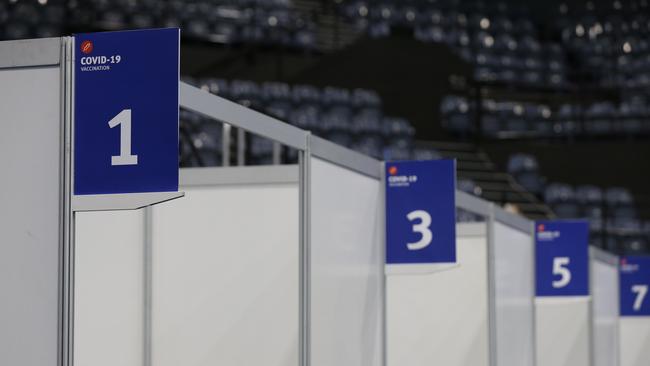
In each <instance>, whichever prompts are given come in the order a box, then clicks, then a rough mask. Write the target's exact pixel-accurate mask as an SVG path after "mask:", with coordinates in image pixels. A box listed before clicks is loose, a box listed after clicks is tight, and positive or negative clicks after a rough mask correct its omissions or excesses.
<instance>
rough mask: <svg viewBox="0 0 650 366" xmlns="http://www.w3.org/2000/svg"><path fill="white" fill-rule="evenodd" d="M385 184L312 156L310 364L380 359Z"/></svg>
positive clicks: (358, 365) (355, 365)
mask: <svg viewBox="0 0 650 366" xmlns="http://www.w3.org/2000/svg"><path fill="white" fill-rule="evenodd" d="M380 187H381V184H380V181H378V180H376V179H373V178H369V177H367V176H364V175H361V174H358V173H356V172H353V171H350V170H348V169H345V168H342V167H339V166H336V165H334V164H331V163H328V162H325V161H323V160H320V159H318V158H312V159H311V323H310V327H311V333H310V334H311V365H312V366H334V365H336V366H371V365H374V366H376V365H380V364H381V362H382V358H381V357H382V353H383V350H382V321H383V320H382V318H383V301H384V300H383V281H382V276H383V263H384V257H383V242H382V230H383V224H382V220H383V217H382V213H381V212H380V200H381V199H382V194H383V192H381V189H380Z"/></svg>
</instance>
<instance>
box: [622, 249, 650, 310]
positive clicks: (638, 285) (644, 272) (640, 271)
mask: <svg viewBox="0 0 650 366" xmlns="http://www.w3.org/2000/svg"><path fill="white" fill-rule="evenodd" d="M619 273H620V288H619V291H620V299H621V302H620V309H621V315H622V316H650V294H648V292H649V291H648V289H649V288H650V256H645V257H643V256H627V257H622V258H621V262H620V265H619Z"/></svg>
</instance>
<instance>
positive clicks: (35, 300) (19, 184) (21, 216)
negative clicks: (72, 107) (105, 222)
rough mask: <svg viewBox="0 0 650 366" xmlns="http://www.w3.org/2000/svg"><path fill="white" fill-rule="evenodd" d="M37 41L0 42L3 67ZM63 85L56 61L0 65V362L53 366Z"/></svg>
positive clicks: (57, 293)
mask: <svg viewBox="0 0 650 366" xmlns="http://www.w3.org/2000/svg"><path fill="white" fill-rule="evenodd" d="M50 41H53V40H50ZM11 43H12V42H9V44H11ZM32 43H35V42H31V41H20V42H13V44H16V45H17V47H16V48H15V49H14V48H12V47H8V48H5V47H0V67H7V66H9V67H13V66H16V65H19V63H20V61H21V57H20V56H21V54H20V53H19V52H15V51H20V50H23V51H26V52H25V53H31V54H32V56H35V55H37V54H38V53H39V51H42V47H41V46H40V45H33V44H32ZM44 43H46V42H45V41H44ZM50 43H52V42H50ZM6 44H7V43H6V42H3V46H4V45H6ZM21 44H22V46H20V45H21ZM32 47H34V48H35V49H32ZM53 47H54V51H55V53H54V55H56V56H58V53H57V52H56V51H58V48H60V45H59V42H58V40H57V41H54V45H53ZM30 66H35V65H30ZM60 90H61V71H60V70H59V67H58V66H52V67H28V68H18V69H0V125H2V133H0V162H1V164H2V178H1V179H0V214H1V218H2V219H1V220H0V232H2V240H1V241H0V292H1V293H2V295H1V296H2V298H1V300H0V365H21V366H52V365H56V359H57V339H58V324H57V320H58V302H59V298H58V295H59V286H58V276H57V273H58V265H59V248H60V240H61V236H60V235H61V232H60V230H59V225H60V221H59V216H60V210H61V206H60V202H61V201H60V200H61V197H60V191H61V188H60V184H59V183H60V179H61V175H60V174H59V169H60V165H59V158H60V156H61V155H60V153H61V150H60V149H59V143H60V139H61V136H60V134H59V130H60V127H61V122H60V116H61V107H60V104H61V96H60Z"/></svg>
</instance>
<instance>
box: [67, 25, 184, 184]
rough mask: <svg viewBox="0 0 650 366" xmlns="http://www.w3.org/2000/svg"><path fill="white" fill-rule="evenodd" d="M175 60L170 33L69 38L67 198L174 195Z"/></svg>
mask: <svg viewBox="0 0 650 366" xmlns="http://www.w3.org/2000/svg"><path fill="white" fill-rule="evenodd" d="M178 56H179V30H178V29H154V30H139V31H125V32H104V33H90V34H77V35H75V60H74V81H75V87H74V194H75V195H77V196H81V195H103V194H114V193H142V192H173V191H177V190H178V80H179V62H178V59H179V57H178Z"/></svg>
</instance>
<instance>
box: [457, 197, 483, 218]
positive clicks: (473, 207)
mask: <svg viewBox="0 0 650 366" xmlns="http://www.w3.org/2000/svg"><path fill="white" fill-rule="evenodd" d="M456 207H457V208H462V209H463V210H465V211H469V212H471V213H475V214H477V215H481V216H483V217H485V218H486V219H487V217H488V216H489V215H490V202H488V201H486V200H484V199H482V198H479V197H476V196H472V195H471V194H469V193H466V192H463V191H456Z"/></svg>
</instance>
